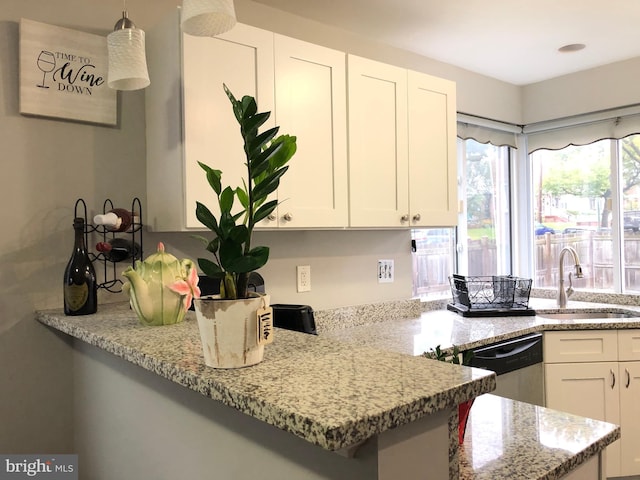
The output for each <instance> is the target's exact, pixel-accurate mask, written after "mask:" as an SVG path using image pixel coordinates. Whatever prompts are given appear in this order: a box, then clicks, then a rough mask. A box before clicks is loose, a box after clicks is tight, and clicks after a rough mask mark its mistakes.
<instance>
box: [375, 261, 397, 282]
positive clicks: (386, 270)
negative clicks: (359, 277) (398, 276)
mask: <svg viewBox="0 0 640 480" xmlns="http://www.w3.org/2000/svg"><path fill="white" fill-rule="evenodd" d="M393 273H394V272H393V260H378V283H392V282H393Z"/></svg>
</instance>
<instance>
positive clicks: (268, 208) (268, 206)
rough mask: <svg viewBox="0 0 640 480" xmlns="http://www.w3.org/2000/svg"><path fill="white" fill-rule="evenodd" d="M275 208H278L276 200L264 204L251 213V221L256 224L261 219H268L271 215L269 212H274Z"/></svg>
mask: <svg viewBox="0 0 640 480" xmlns="http://www.w3.org/2000/svg"><path fill="white" fill-rule="evenodd" d="M277 206H278V201H277V200H271V201H270V202H267V203H265V204H264V205H263V206H261V207H260V208H258V209H257V210H256V211H255V212H254V213H253V221H254V222H256V223H258V222H259V221H260V220H262V219H263V218H266V217H268V216H269V215H270V214H271V212H273V211H274V210H275V208H276V207H277Z"/></svg>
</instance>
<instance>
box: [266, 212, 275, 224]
mask: <svg viewBox="0 0 640 480" xmlns="http://www.w3.org/2000/svg"><path fill="white" fill-rule="evenodd" d="M275 219H276V216H275V215H274V214H273V213H270V214H269V215H267V220H270V221H272V222H273V221H274V220H275Z"/></svg>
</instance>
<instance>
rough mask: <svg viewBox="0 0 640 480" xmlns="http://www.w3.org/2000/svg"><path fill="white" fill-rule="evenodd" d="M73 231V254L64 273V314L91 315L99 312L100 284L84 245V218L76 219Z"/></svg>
mask: <svg viewBox="0 0 640 480" xmlns="http://www.w3.org/2000/svg"><path fill="white" fill-rule="evenodd" d="M73 229H74V230H75V243H74V246H73V253H72V254H71V258H70V259H69V263H68V264H67V268H66V269H65V271H64V313H65V315H89V314H91V313H96V311H97V310H98V283H97V282H96V271H95V269H94V268H93V264H92V263H91V260H90V259H89V255H88V254H87V247H86V245H85V243H84V218H80V217H78V218H75V219H74V220H73Z"/></svg>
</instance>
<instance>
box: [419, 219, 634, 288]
mask: <svg viewBox="0 0 640 480" xmlns="http://www.w3.org/2000/svg"><path fill="white" fill-rule="evenodd" d="M565 246H571V247H573V248H575V249H576V251H577V252H578V256H579V257H580V265H581V266H582V272H583V274H584V276H583V278H581V279H574V280H573V285H574V287H576V288H587V289H593V290H611V289H612V288H613V245H612V240H611V235H610V234H607V233H597V232H590V231H586V232H580V233H577V234H553V235H552V234H549V233H547V234H545V235H540V236H537V237H536V241H535V248H536V255H535V261H536V265H535V270H536V274H535V275H536V277H535V279H534V285H535V286H537V287H555V286H557V285H558V255H559V254H560V250H562V248H564V247H565ZM467 251H468V255H469V275H494V274H495V273H496V271H495V265H496V244H495V240H491V239H489V238H486V237H484V238H482V239H480V240H470V241H469V242H468V246H467ZM450 252H451V247H450V246H449V244H448V243H438V244H435V245H428V246H425V247H424V248H422V249H420V250H418V251H417V252H416V253H414V254H413V272H414V281H413V285H414V295H425V294H428V293H435V292H448V291H449V290H450V289H449V276H450V275H451V274H452V273H453V272H452V271H451V270H452V261H451V258H450V257H451V253H450ZM624 258H625V265H624V271H625V291H627V292H639V291H640V233H630V232H625V237H624ZM570 262H571V260H570V259H567V258H566V257H565V274H567V273H568V272H571V271H573V270H572V268H571V266H570ZM565 280H566V277H565Z"/></svg>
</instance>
